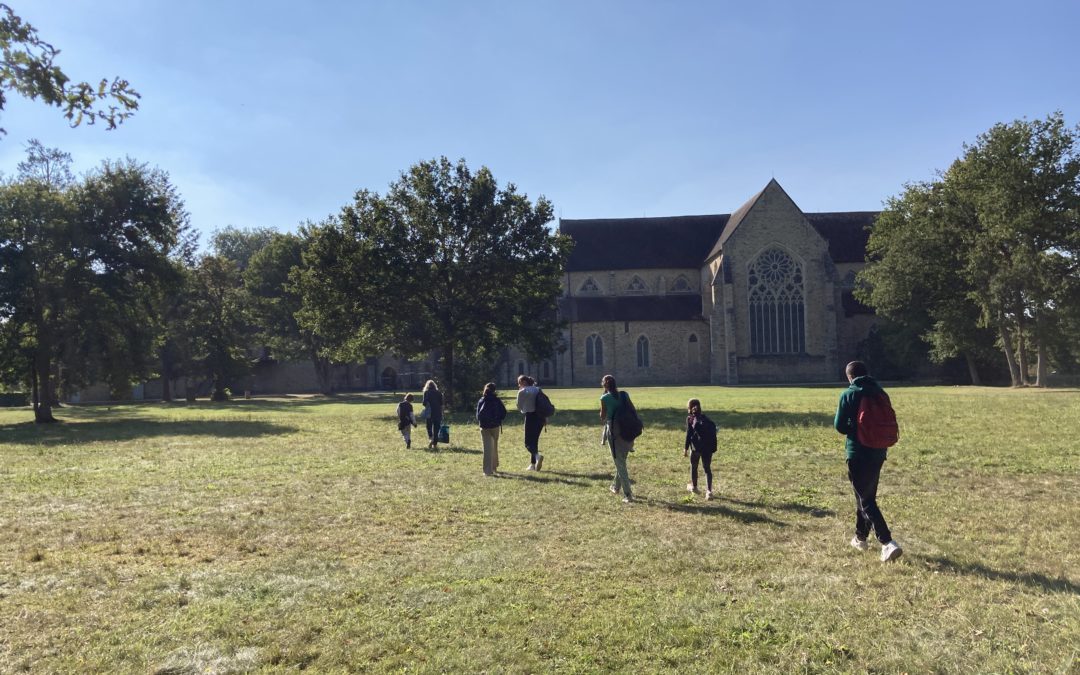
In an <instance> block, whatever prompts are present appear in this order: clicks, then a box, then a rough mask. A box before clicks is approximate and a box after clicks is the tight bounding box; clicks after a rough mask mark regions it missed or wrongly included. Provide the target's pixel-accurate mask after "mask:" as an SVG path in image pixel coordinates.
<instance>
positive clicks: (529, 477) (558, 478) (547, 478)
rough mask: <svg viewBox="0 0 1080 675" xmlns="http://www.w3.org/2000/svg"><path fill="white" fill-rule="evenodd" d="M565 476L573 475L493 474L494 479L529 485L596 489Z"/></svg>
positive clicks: (535, 473) (589, 483)
mask: <svg viewBox="0 0 1080 675" xmlns="http://www.w3.org/2000/svg"><path fill="white" fill-rule="evenodd" d="M567 475H569V476H572V475H574V474H556V473H555V472H554V471H529V472H526V473H507V472H505V471H499V472H498V473H496V474H495V477H496V478H508V479H510V480H523V481H526V482H529V483H559V484H562V485H573V486H574V487H584V488H594V487H596V484H595V483H592V482H586V481H584V480H578V479H574V478H563V476H567Z"/></svg>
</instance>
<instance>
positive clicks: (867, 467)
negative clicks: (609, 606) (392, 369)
mask: <svg viewBox="0 0 1080 675" xmlns="http://www.w3.org/2000/svg"><path fill="white" fill-rule="evenodd" d="M845 375H846V376H847V379H848V384H849V386H848V388H847V389H845V390H844V392H843V393H842V394H841V395H840V401H839V403H838V405H837V408H836V415H835V417H834V420H833V427H834V428H835V429H836V430H837V431H838V432H839V433H841V434H844V435H845V436H846V442H845V450H846V454H847V469H848V480H849V481H850V482H851V487H852V491H853V492H854V494H855V536H854V537H853V538H852V539H851V546H852V547H854V548H856V549H858V550H860V551H866V550H868V549H869V544H868V541H867V540H868V538H869V536H870V533H871V531H872V532H873V533H874V535H875V536H876V538H877V540H878V541H879V542H880V544H881V560H882V561H883V562H886V561H890V560H895V559H896V558H898V557H899V556H900V555H901V554H902V553H903V549H901V547H900V546H899V544H897V543H896V541H894V540H893V538H892V534H891V532H890V531H889V526H888V524H887V523H886V522H885V517H884V516H883V515H882V513H881V509H880V508H879V507H878V504H877V489H878V482H879V479H880V476H881V468H882V466H883V465H884V463H885V459H886V456H887V454H888V448H889V447H891V446H892V445H894V444H895V443H896V442H897V440H898V439H899V431H898V427H897V423H896V414H895V412H894V411H893V408H892V404H891V402H890V400H889V396H888V394H886V393H885V390H884V389H882V388H881V385H879V384H878V383H877V381H876V380H875V379H874V378H873V377H871V376H870V373H869V371H868V369H867V367H866V364H864V363H862V362H861V361H852V362H851V363H849V364H847V367H846V368H845ZM517 384H518V393H517V401H516V402H517V409H518V411H519V412H520V413H521V414H523V415H524V416H525V425H524V426H525V437H524V445H525V449H526V450H527V451H528V452H529V465H528V466H527V467H525V470H526V471H540V470H541V469H542V468H543V465H544V455H543V454H541V452H540V432H541V431H543V429H544V427H545V426H546V424H547V421H548V418H550V417H551V416H552V415H553V414H554V413H555V406H554V405H553V404H552V403H551V399H549V398H548V396H547V394H545V393H544V391H543V390H542V389H541V388H540V387H538V386H537V385H536V381H535V380H534V379H533V378H531V377H529V376H528V375H519V376H518V379H517ZM601 386H602V387H603V394H602V395H601V396H600V421H601V423H602V424H603V434H602V436H601V444H605V445H607V446H608V447H609V448H610V449H611V458H612V461H613V462H614V465H615V475H614V479H613V481H612V483H611V486H610V488H609V489H610V490H611V492H612V493H613V494H615V495H619V494H622V496H623V502H626V503H631V502H633V501H634V494H633V488H632V483H631V480H630V472H629V468H628V466H627V458H628V457H629V454H630V453H631V452H633V451H634V441H635V440H636V439H637V438H638V437H639V436H640V435H641V434H642V431H643V428H644V427H643V425H642V422H641V418H640V417H638V414H637V410H636V409H635V408H634V404H633V402H632V401H631V400H630V395H629V394H627V393H626V392H625V391H620V390H619V388H618V386H617V385H616V382H615V377H614V376H612V375H605V376H604V377H603V379H602V380H601ZM412 401H413V395H412V394H406V395H405V397H404V399H403V400H402V401H401V402H400V403H398V406H397V418H398V429H399V430H400V431H401V435H402V438H403V439H404V441H405V447H406V449H408V448H411V447H412V440H411V429H412V428H415V427H416V426H417V424H416V417H415V415H414V414H413V406H412ZM423 406H424V408H423V410H422V411H421V417H422V418H424V419H426V421H427V434H428V447H429V448H437V447H438V444H439V442H449V429H448V428H447V427H446V425H444V424H442V406H443V398H442V394H441V393H440V392H439V389H438V387H437V386H436V384H435V382H434V381H433V380H428V381H427V382H426V383H425V384H424V398H423ZM686 413H687V416H686V426H685V430H686V436H685V441H684V444H683V457H687V456H688V457H689V459H690V482H689V483H687V485H686V489H687V490H688V491H689V492H691V493H694V494H696V493H698V466H699V465H700V466H701V468H702V470H703V471H704V473H705V481H706V483H705V499H706V500H711V499H712V498H713V494H714V492H713V474H712V458H713V454H714V453H715V452H716V449H717V439H716V433H717V429H716V423H715V422H713V420H711V419H709V417H707V416H706V415H705V414H704V413H703V412H702V409H701V401H700V400H698V399H696V398H692V399H690V400H689V401H688V402H687V406H686ZM506 414H507V411H506V406H505V405H504V404H503V402H502V400H501V399H500V398H499V396H498V392H497V391H496V387H495V383H494V382H488V383H487V384H486V385H485V386H484V391H483V395H482V396H481V397H480V399H479V400H478V401H477V402H476V422H477V424H478V425H479V427H480V438H481V441H482V443H483V447H484V475H485V476H494V475H495V474H496V472H497V471H498V469H499V437H500V435H501V431H502V423H503V420H504V419H505V418H506Z"/></svg>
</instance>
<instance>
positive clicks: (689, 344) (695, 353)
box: [686, 333, 701, 367]
mask: <svg viewBox="0 0 1080 675" xmlns="http://www.w3.org/2000/svg"><path fill="white" fill-rule="evenodd" d="M686 363H687V364H689V365H690V366H692V367H697V366H700V365H701V345H700V343H699V342H698V336H697V335H694V334H693V333H690V337H689V338H688V339H687V341H686Z"/></svg>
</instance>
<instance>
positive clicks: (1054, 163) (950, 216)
mask: <svg viewBox="0 0 1080 675" xmlns="http://www.w3.org/2000/svg"><path fill="white" fill-rule="evenodd" d="M1078 142H1080V126H1077V127H1069V126H1067V125H1066V124H1065V120H1064V118H1063V116H1062V114H1061V113H1060V112H1057V113H1053V114H1051V115H1049V116H1047V117H1046V119H1036V120H1028V119H1021V120H1017V121H1014V122H1011V123H1008V124H1005V123H1002V124H997V125H995V126H993V127H992V128H991V129H989V130H988V131H986V132H985V133H983V134H981V135H980V136H979V137H978V138H977V139H976V141H975V142H974V143H972V144H970V145H965V146H964V152H963V154H962V155H961V156H960V157H959V158H957V159H956V160H955V161H954V162H953V163H952V165H951V166H950V167H949V168H948V169H947V170H945V171H943V172H941V173H940V174H939V175H938V176H937V177H936V178H935V179H934V180H930V181H925V182H919V183H911V184H909V185H907V186H906V187H905V189H904V191H903V192H902V193H901V194H899V195H897V196H894V197H891V198H890V199H889V200H888V201H887V203H886V205H885V209H884V211H883V212H882V213H881V215H880V217H879V218H878V219H877V221H876V222H875V223H874V225H873V229H872V231H871V233H870V238H869V243H868V245H867V266H866V267H865V268H864V269H863V270H862V271H861V272H860V273H859V275H858V277H857V280H858V282H859V287H858V288H857V289H856V296H857V297H858V298H859V299H860V300H861V301H863V302H865V303H866V304H868V305H870V306H871V307H873V308H874V310H875V311H876V312H877V314H878V315H879V316H882V317H885V318H886V319H889V320H891V321H892V322H893V328H894V333H899V334H901V335H902V336H911V337H914V338H917V339H921V340H922V341H924V342H925V343H926V344H927V345H928V347H929V355H930V357H931V358H932V359H933V360H935V361H937V362H942V361H945V360H947V359H951V358H962V359H963V360H964V361H965V363H966V364H967V367H968V372H969V374H970V377H971V381H972V382H973V383H974V384H979V383H981V381H982V375H981V371H983V370H985V369H987V368H988V367H991V368H992V367H993V365H994V362H995V361H996V362H998V363H1001V364H1002V369H1007V372H1008V374H1009V379H1010V381H1011V383H1012V385H1013V386H1023V385H1027V384H1031V383H1034V384H1036V385H1037V386H1044V385H1045V384H1046V382H1047V376H1048V374H1049V372H1050V370H1051V369H1057V370H1061V371H1066V372H1076V370H1077V364H1078V363H1080V145H1078ZM900 342H901V343H904V342H907V343H910V339H908V340H903V339H901V340H900ZM1033 375H1034V380H1032V376H1033Z"/></svg>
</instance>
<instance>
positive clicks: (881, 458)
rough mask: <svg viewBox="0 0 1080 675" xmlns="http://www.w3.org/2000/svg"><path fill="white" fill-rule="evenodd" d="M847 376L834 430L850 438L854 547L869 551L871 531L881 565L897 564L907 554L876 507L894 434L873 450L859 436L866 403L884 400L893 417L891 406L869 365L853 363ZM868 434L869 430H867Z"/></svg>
mask: <svg viewBox="0 0 1080 675" xmlns="http://www.w3.org/2000/svg"><path fill="white" fill-rule="evenodd" d="M844 370H845V374H846V375H847V379H848V383H849V385H850V386H849V387H848V388H847V389H846V390H845V391H844V393H842V394H840V403H839V404H838V405H837V408H836V418H835V419H834V420H833V426H834V427H835V428H836V430H837V431H838V432H840V433H842V434H844V435H846V436H847V441H846V442H845V449H846V451H847V465H848V480H850V481H851V487H852V489H853V490H854V491H855V536H854V537H853V538H852V540H851V545H852V546H853V547H855V548H857V549H858V550H860V551H865V550H867V548H869V547H868V545H867V543H866V540H867V537H869V536H870V530H871V529H873V530H874V534H875V535H876V536H877V539H878V541H879V542H881V561H882V562H887V561H889V560H895V559H896V558H898V557H900V555H901V554H902V553H903V552H904V551H903V549H901V548H900V545H899V544H897V543H896V542H895V541H894V540H893V538H892V533H891V532H890V531H889V526H888V524H886V522H885V516H883V515H882V514H881V509H880V508H879V507H878V503H877V490H878V479H879V478H880V476H881V467H882V465H883V464H884V463H885V459H886V456H887V454H888V450H887V447H888V444H891V443H894V442H895V439H896V435H895V432H894V433H893V435H892V439H891V441H889V440H884V441H877V442H874V443H873V445H877V446H881V447H871V446H869V445H866V444H865V443H864V442H863V441H860V436H862V437H863V439H864V440H865V439H866V436H867V435H866V434H865V433H860V430H859V419H860V414H859V413H860V410H867V407H866V406H864V401H865V400H866V399H868V398H877V399H878V401H879V403H878V405H880V401H881V399H882V398H884V404H885V406H887V407H888V414H889V415H892V406H891V404H890V403H889V397H888V394H886V393H885V390H884V389H882V388H881V385H879V384H878V383H877V381H876V380H875V379H874V378H872V377H870V372H869V370H868V369H867V367H866V364H865V363H863V362H861V361H852V362H851V363H849V364H847V368H845V369H844ZM862 418H863V420H864V422H863V423H864V424H869V422H868V421H867V415H865V414H864V415H863V416H862ZM892 425H893V429H895V416H893V422H892ZM864 431H866V430H864Z"/></svg>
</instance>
